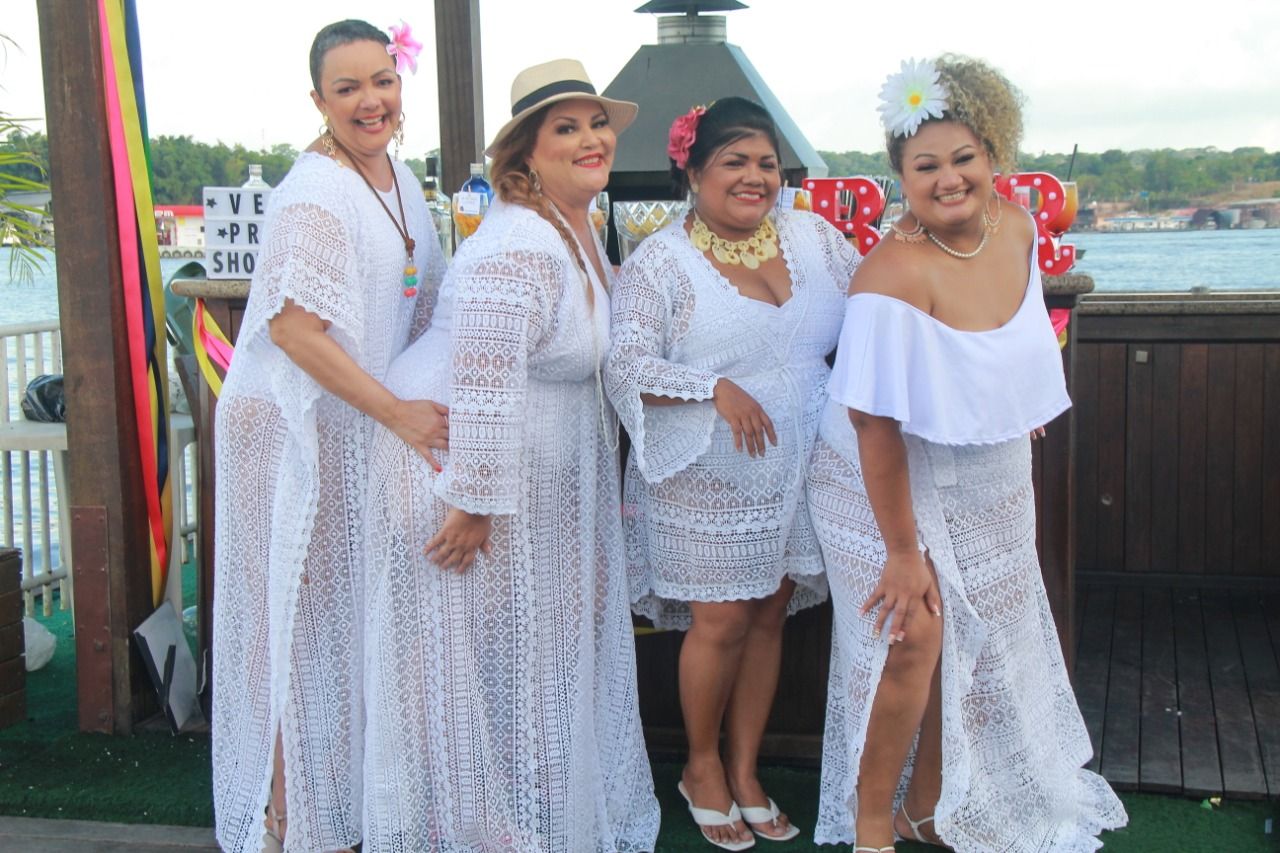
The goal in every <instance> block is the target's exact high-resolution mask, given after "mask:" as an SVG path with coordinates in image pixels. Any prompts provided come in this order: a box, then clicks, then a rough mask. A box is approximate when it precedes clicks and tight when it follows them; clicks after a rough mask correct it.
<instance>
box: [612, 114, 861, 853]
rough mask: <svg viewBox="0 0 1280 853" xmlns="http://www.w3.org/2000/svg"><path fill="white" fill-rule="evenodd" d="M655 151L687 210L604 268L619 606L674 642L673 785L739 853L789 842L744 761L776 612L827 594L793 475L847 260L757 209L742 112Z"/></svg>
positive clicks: (779, 215) (764, 194) (759, 162)
mask: <svg viewBox="0 0 1280 853" xmlns="http://www.w3.org/2000/svg"><path fill="white" fill-rule="evenodd" d="M667 153H668V154H669V155H670V157H671V162H672V173H673V175H674V176H675V178H676V180H677V182H678V185H679V187H680V189H681V190H682V191H684V190H688V191H690V192H691V193H692V195H693V199H694V201H693V209H692V210H691V211H690V213H689V215H688V217H686V218H683V219H681V220H680V221H678V222H674V223H672V224H671V225H669V226H668V227H667V228H665V229H663V230H662V231H660V232H659V233H657V234H654V235H653V236H651V237H649V238H647V239H646V240H645V241H644V242H643V243H641V244H640V247H639V248H638V249H637V250H636V252H634V253H633V254H632V255H631V257H629V258H628V259H627V262H626V265H625V266H624V267H623V268H622V273H621V275H620V276H619V280H618V291H617V293H616V295H615V298H614V303H613V330H612V336H613V342H612V346H611V349H610V352H609V360H608V370H607V373H606V375H607V380H608V386H609V393H610V395H611V396H612V398H613V401H614V404H615V405H616V406H617V407H618V413H619V414H620V415H621V417H622V419H623V422H624V423H625V425H626V428H627V433H628V435H629V436H630V437H631V442H632V445H631V455H630V457H629V459H628V460H627V473H626V492H625V497H624V503H625V506H626V510H627V511H626V520H625V525H626V535H627V559H628V570H629V573H630V574H631V576H632V599H633V601H634V602H635V605H634V606H635V607H636V609H637V610H639V611H640V612H643V613H644V614H645V615H647V616H650V617H651V618H653V620H654V622H655V623H656V624H658V625H660V626H670V627H676V628H681V629H684V628H688V629H689V630H688V633H687V634H686V635H685V639H684V644H683V646H682V647H681V650H680V667H679V668H680V672H679V679H680V707H681V710H682V711H683V713H684V724H685V732H686V733H687V735H688V738H689V758H688V762H687V764H686V765H685V768H684V772H683V774H682V778H681V782H680V785H679V790H680V793H681V794H682V795H683V796H684V797H685V799H686V800H687V801H688V804H689V809H690V812H691V813H692V815H693V819H694V821H695V822H696V823H698V824H699V825H700V826H701V827H702V832H703V834H704V835H705V836H706V838H707V839H708V840H709V841H710V842H711V843H712V844H715V845H716V846H718V847H722V848H724V849H726V850H745V849H746V848H748V847H751V846H752V845H753V844H754V843H755V841H754V838H753V836H752V833H753V832H754V833H755V835H756V836H759V837H760V838H761V839H763V840H766V841H788V840H790V839H792V838H794V837H795V836H797V835H798V834H799V832H800V830H799V828H798V827H796V826H794V825H793V824H791V822H790V821H789V820H788V819H787V816H786V815H785V814H782V813H781V812H780V811H779V810H778V807H777V806H776V805H775V804H774V802H773V800H771V799H770V798H769V796H768V795H767V793H766V792H765V791H764V789H763V788H762V787H761V785H760V781H759V780H758V779H757V776H756V758H757V756H758V754H759V751H760V743H761V739H762V738H763V736H764V728H765V722H766V720H767V719H768V716H769V710H770V708H771V707H772V705H773V697H774V693H775V691H776V689H777V684H778V678H779V672H780V668H781V656H782V628H783V624H784V622H785V620H786V618H787V614H788V613H792V612H795V611H796V610H799V609H800V608H802V607H807V606H810V605H813V604H816V603H818V602H820V601H822V600H823V599H824V598H825V597H826V581H825V579H824V578H823V577H822V570H823V569H822V558H821V555H820V554H819V552H818V543H817V541H816V540H815V539H814V536H813V529H812V527H811V526H810V524H809V512H808V510H807V509H806V507H805V504H804V469H805V464H806V462H807V460H808V458H809V449H810V448H811V447H812V444H813V439H814V435H815V433H816V431H817V416H818V413H819V412H820V411H821V406H822V402H823V400H824V398H825V388H826V380H827V374H828V372H829V371H828V370H827V365H826V362H825V361H824V358H825V356H826V355H827V353H829V352H830V351H831V350H832V349H834V347H835V343H836V337H837V335H838V334H839V332H840V307H841V304H842V302H843V297H844V292H845V289H846V288H847V287H848V283H849V277H850V276H851V275H852V273H853V270H854V267H855V266H856V265H857V263H858V254H857V251H856V250H855V249H854V248H853V247H852V246H850V245H849V244H848V242H847V241H846V240H845V239H844V237H842V236H841V235H840V234H839V233H838V232H837V231H836V230H835V228H833V227H832V226H831V225H830V224H828V223H827V222H826V221H825V220H823V219H822V218H820V217H818V216H816V215H815V214H812V213H807V212H802V211H781V210H779V211H775V210H774V201H775V200H776V198H777V196H778V191H779V187H780V184H781V173H782V169H781V163H780V156H779V151H778V133H777V128H776V127H775V125H774V122H773V119H772V118H771V117H770V116H769V114H768V113H767V112H766V111H765V110H764V108H763V107H761V106H759V105H758V104H755V103H753V102H751V101H748V100H746V99H744V98H722V99H720V100H718V101H716V102H715V103H714V104H712V105H711V106H710V107H708V108H706V109H703V108H702V107H695V108H694V109H693V110H691V111H690V112H689V113H688V114H686V115H684V116H681V117H680V118H678V119H676V120H675V122H674V123H673V125H672V128H671V134H670V145H669V146H668V149H667ZM722 723H723V724H724V729H725V741H724V742H725V752H724V756H723V759H722V757H721V752H720V730H721V724H722ZM748 827H750V828H748Z"/></svg>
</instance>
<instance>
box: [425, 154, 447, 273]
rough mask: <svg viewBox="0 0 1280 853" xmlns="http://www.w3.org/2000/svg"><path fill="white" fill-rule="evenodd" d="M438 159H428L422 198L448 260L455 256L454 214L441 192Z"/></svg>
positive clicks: (445, 196)
mask: <svg viewBox="0 0 1280 853" xmlns="http://www.w3.org/2000/svg"><path fill="white" fill-rule="evenodd" d="M436 168H437V167H436V158H434V157H428V158H427V176H426V177H425V178H424V179H423V181H422V197H423V198H425V199H426V201H427V213H428V214H429V215H430V216H431V224H432V225H433V226H434V227H435V229H436V236H437V237H439V238H440V250H441V251H443V252H444V256H445V257H446V258H448V257H451V256H452V255H453V212H452V208H451V206H450V204H449V197H448V196H447V195H445V194H444V193H442V192H440V188H439V185H438V179H437V176H436Z"/></svg>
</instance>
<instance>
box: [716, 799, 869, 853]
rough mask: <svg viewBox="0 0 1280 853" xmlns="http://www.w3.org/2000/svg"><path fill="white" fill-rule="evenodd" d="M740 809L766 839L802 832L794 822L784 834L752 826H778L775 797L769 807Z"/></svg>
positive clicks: (752, 827) (741, 807) (755, 831)
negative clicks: (758, 824)
mask: <svg viewBox="0 0 1280 853" xmlns="http://www.w3.org/2000/svg"><path fill="white" fill-rule="evenodd" d="M738 811H740V812H741V813H742V819H743V820H744V821H746V822H747V828H748V829H750V830H751V831H752V832H754V833H755V834H756V835H758V836H759V837H760V838H763V839H764V840H765V841H790V840H791V839H793V838H795V837H796V836H797V835H799V834H800V827H798V826H796V825H795V824H794V823H788V824H787V831H786V832H784V833H783V834H782V835H770V834H769V833H767V832H761V831H760V830H758V829H756V828H755V827H754V826H752V824H756V823H767V824H770V825H771V826H773V827H774V828H775V829H776V828H777V827H778V815H779V814H781V812H779V811H778V804H777V803H775V802H774V801H773V797H770V798H769V805H768V807H767V808H766V807H765V806H739V807H738ZM877 853H878V851H877Z"/></svg>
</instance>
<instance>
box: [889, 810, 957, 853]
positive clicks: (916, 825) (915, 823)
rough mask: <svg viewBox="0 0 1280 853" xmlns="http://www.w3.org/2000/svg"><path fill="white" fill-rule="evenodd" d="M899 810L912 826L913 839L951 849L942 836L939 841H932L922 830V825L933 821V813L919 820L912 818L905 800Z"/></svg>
mask: <svg viewBox="0 0 1280 853" xmlns="http://www.w3.org/2000/svg"><path fill="white" fill-rule="evenodd" d="M898 811H899V812H900V813H901V814H902V819H903V820H905V821H906V822H907V826H909V827H911V835H912V838H911V839H910V840H912V841H919V842H920V843H921V844H928V845H929V846H930V847H943V848H946V849H947V850H950V849H951V848H950V847H947V845H945V844H943V843H942V839H941V837H939V839H938V840H937V841H930V840H929V839H927V838H925V837H924V835H923V834H922V833H921V832H920V827H922V826H924V825H925V824H926V823H933V815H929V816H928V817H922V818H920V819H919V820H912V819H911V815H909V814H907V804H906V803H905V802H904V803H903V804H902V805H901V806H899V807H898Z"/></svg>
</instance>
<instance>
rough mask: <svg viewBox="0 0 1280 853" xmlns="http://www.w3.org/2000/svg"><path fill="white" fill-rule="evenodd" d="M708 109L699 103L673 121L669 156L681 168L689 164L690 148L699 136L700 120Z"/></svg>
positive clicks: (668, 139)
mask: <svg viewBox="0 0 1280 853" xmlns="http://www.w3.org/2000/svg"><path fill="white" fill-rule="evenodd" d="M706 111H707V108H706V107H704V106H702V105H698V106H696V107H694V108H693V109H691V110H689V112H687V113H685V114H684V115H682V116H679V117H677V118H676V120H675V121H673V122H671V132H670V133H669V134H668V135H667V156H668V157H670V158H671V159H672V160H674V161H675V164H676V167H677V168H679V169H683V168H684V167H685V166H687V165H689V149H690V148H692V147H693V143H694V141H695V140H696V139H697V138H698V122H699V121H700V120H701V119H702V116H703V114H704V113H706Z"/></svg>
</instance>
